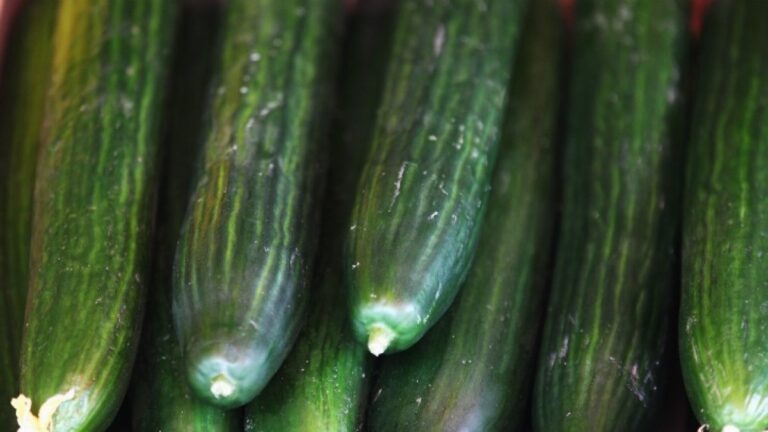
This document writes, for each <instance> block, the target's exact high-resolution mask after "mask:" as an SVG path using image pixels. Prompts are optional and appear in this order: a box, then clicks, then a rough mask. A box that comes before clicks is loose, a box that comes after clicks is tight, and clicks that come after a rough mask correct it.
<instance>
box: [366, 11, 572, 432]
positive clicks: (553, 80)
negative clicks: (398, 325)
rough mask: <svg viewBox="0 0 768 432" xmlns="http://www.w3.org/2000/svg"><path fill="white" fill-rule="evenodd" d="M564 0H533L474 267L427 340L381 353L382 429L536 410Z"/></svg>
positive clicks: (504, 417)
mask: <svg viewBox="0 0 768 432" xmlns="http://www.w3.org/2000/svg"><path fill="white" fill-rule="evenodd" d="M557 10H558V9H557V2H556V1H555V0H543V1H541V0H537V1H533V2H531V4H530V6H529V11H528V15H527V17H528V19H527V20H526V26H525V27H524V32H523V34H522V36H521V40H520V46H519V49H518V56H517V58H516V61H515V69H514V72H513V81H512V85H511V87H510V95H509V101H510V107H509V110H508V111H507V118H506V120H505V126H504V129H503V134H502V140H501V147H500V149H499V156H498V161H497V164H496V168H495V173H494V179H493V182H492V189H491V195H490V197H489V199H488V210H487V214H486V216H485V221H484V223H483V228H482V232H481V234H480V242H479V244H478V249H477V253H476V255H475V258H474V260H473V262H472V266H471V268H470V271H469V275H468V277H467V280H466V282H465V283H464V285H463V287H462V289H461V293H459V296H458V297H457V299H456V302H455V303H454V305H453V306H452V307H451V309H449V311H448V313H447V314H446V316H445V317H444V318H443V319H442V320H441V321H440V322H438V323H437V325H435V327H434V329H432V330H431V331H430V332H429V333H428V334H427V335H426V336H425V337H424V339H423V340H422V341H421V342H419V343H418V344H417V345H416V346H414V347H413V348H411V349H409V350H407V351H405V352H403V353H399V354H395V355H393V356H391V357H387V358H384V359H383V361H382V363H383V364H382V368H381V372H380V375H379V377H378V379H377V382H376V385H374V387H373V389H374V391H373V394H374V400H373V402H372V404H371V407H370V409H369V412H370V414H369V417H370V418H369V424H370V430H372V431H402V430H407V431H416V430H419V431H507V430H514V429H515V428H516V427H520V426H521V423H522V421H524V419H525V418H526V414H527V410H526V408H527V407H528V406H529V405H528V403H529V400H528V399H529V395H530V387H531V384H532V382H533V380H532V375H531V374H527V373H525V372H524V371H526V370H531V368H533V367H534V364H533V360H534V359H535V354H536V351H535V350H536V340H537V335H538V329H539V325H538V323H539V322H541V321H542V319H541V318H542V312H543V300H544V294H545V292H546V282H547V273H548V272H547V265H548V264H549V263H550V262H551V259H550V249H551V247H550V246H551V243H552V233H553V229H554V221H555V206H554V198H555V196H554V190H555V184H556V182H555V136H556V128H557V123H558V114H559V108H558V107H559V99H560V97H559V95H560V92H559V87H560V86H559V78H560V61H561V51H560V45H561V34H560V28H561V22H560V20H559V15H558V13H557ZM478 311H480V313H478Z"/></svg>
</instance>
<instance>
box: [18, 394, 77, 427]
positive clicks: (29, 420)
mask: <svg viewBox="0 0 768 432" xmlns="http://www.w3.org/2000/svg"><path fill="white" fill-rule="evenodd" d="M74 397H75V389H70V390H69V391H68V392H66V393H64V394H57V395H53V396H51V397H50V398H48V400H46V401H45V402H43V405H42V406H41V407H40V411H39V412H38V416H37V417H35V415H34V414H32V399H30V398H28V397H26V396H24V395H23V394H20V395H19V396H18V397H16V398H14V399H11V405H12V406H13V408H14V409H15V410H16V421H17V422H18V423H19V431H18V432H51V431H52V430H53V415H54V414H55V413H56V410H57V409H59V406H60V405H61V404H63V403H64V402H66V401H68V400H70V399H72V398H74Z"/></svg>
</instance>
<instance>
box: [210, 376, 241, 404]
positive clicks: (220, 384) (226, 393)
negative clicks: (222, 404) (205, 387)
mask: <svg viewBox="0 0 768 432" xmlns="http://www.w3.org/2000/svg"><path fill="white" fill-rule="evenodd" d="M234 392H235V385H234V384H233V383H232V381H231V380H230V379H229V378H228V377H227V376H226V375H222V374H219V375H216V377H214V378H213V382H211V394H212V395H213V397H215V398H216V399H218V398H222V397H225V398H226V397H230V396H232V394H233V393H234Z"/></svg>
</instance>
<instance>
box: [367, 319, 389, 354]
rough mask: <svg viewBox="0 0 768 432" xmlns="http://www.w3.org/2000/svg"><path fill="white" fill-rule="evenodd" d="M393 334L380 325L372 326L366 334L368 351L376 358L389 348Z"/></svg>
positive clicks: (387, 328)
mask: <svg viewBox="0 0 768 432" xmlns="http://www.w3.org/2000/svg"><path fill="white" fill-rule="evenodd" d="M394 338H395V333H394V332H393V331H392V330H390V329H389V327H385V326H382V325H374V326H373V327H372V328H371V330H370V331H369V332H368V351H370V352H371V354H373V355H375V356H376V357H378V356H380V355H381V354H383V353H384V351H386V350H387V348H389V345H390V344H391V343H392V340H394Z"/></svg>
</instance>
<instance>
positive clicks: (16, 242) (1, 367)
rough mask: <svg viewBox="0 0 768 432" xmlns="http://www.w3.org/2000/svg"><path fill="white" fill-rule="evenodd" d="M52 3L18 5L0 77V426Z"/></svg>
mask: <svg viewBox="0 0 768 432" xmlns="http://www.w3.org/2000/svg"><path fill="white" fill-rule="evenodd" d="M55 12H56V2H55V1H53V0H39V1H35V2H30V3H28V5H27V7H25V8H23V10H22V11H21V13H20V15H19V16H18V19H17V21H16V25H14V26H13V29H11V30H10V31H11V37H12V39H13V41H14V43H13V44H11V45H10V46H9V49H8V52H7V54H8V58H7V59H6V62H5V70H4V71H3V78H2V80H0V143H2V144H0V429H2V430H12V429H13V426H14V425H15V424H16V417H15V415H14V413H13V409H12V407H11V405H10V404H8V401H9V400H11V398H12V397H13V396H15V395H16V394H17V393H18V391H19V388H18V374H19V367H18V365H19V349H20V348H19V347H20V344H21V332H22V327H23V323H24V303H25V301H26V298H27V280H28V267H27V265H28V264H29V241H30V237H31V235H32V233H31V227H30V225H31V222H32V193H33V190H34V183H35V181H34V178H35V161H36V160H37V159H36V157H37V144H38V138H39V135H40V133H39V131H40V127H41V126H42V124H43V114H44V110H45V104H44V101H45V91H46V89H47V83H48V80H49V77H50V63H51V62H50V58H51V45H52V33H53V17H54V14H55Z"/></svg>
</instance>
